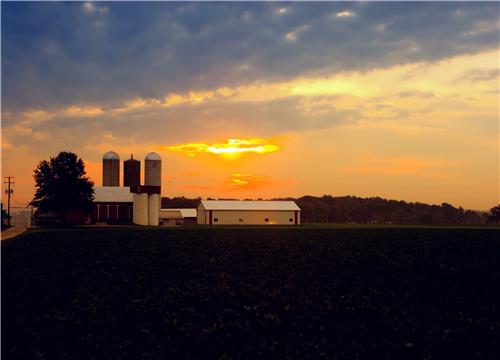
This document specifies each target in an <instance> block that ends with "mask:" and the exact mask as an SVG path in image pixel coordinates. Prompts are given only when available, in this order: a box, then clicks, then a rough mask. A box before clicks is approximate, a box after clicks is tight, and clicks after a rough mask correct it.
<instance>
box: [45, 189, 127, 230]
mask: <svg viewBox="0 0 500 360" xmlns="http://www.w3.org/2000/svg"><path fill="white" fill-rule="evenodd" d="M93 189H94V208H93V209H92V214H91V215H90V216H88V215H86V214H84V213H82V212H80V211H68V212H67V213H66V223H68V224H84V223H86V222H87V221H88V220H93V221H108V220H126V221H127V220H130V219H132V205H133V194H131V193H130V188H128V187H126V188H125V187H111V186H102V187H100V186H96V187H94V188H93ZM61 220H62V212H61V211H49V212H47V213H43V212H41V211H39V210H37V211H36V212H35V222H36V225H37V226H39V225H50V224H55V223H59V222H61Z"/></svg>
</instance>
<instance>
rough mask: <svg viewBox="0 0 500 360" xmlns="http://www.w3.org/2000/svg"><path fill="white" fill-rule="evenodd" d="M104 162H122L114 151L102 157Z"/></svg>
mask: <svg viewBox="0 0 500 360" xmlns="http://www.w3.org/2000/svg"><path fill="white" fill-rule="evenodd" d="M102 159H103V160H120V156H118V154H117V153H115V152H114V151H108V152H107V153H106V154H104V156H103V157H102Z"/></svg>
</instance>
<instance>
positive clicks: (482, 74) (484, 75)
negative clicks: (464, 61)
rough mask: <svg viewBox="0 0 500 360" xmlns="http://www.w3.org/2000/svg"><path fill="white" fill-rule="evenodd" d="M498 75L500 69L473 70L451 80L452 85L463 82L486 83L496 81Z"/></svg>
mask: <svg viewBox="0 0 500 360" xmlns="http://www.w3.org/2000/svg"><path fill="white" fill-rule="evenodd" d="M499 74H500V69H490V70H485V69H477V68H474V69H469V70H467V71H465V72H464V73H462V74H461V75H460V76H459V77H458V78H456V79H455V80H453V83H458V82H463V81H469V82H476V81H488V80H493V79H496V78H497V77H498V75H499Z"/></svg>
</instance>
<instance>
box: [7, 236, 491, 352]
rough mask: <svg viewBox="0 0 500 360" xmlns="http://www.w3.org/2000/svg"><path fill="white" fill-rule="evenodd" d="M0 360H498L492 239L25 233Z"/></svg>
mask: <svg viewBox="0 0 500 360" xmlns="http://www.w3.org/2000/svg"><path fill="white" fill-rule="evenodd" d="M1 295H2V312H1V314H2V354H1V355H2V359H36V358H40V359H50V360H52V359H63V358H68V359H92V358H93V359H103V358H110V359H120V358H121V359H143V358H145V359H149V358H151V359H308V358H310V359H311V358H312V359H323V358H324V359H355V358H362V359H454V358H457V359H458V358H461V359H474V358H477V359H493V358H497V359H498V354H500V325H499V324H500V316H499V310H500V230H497V229H446V228H442V229H438V228H406V229H403V228H399V229H397V228H353V229H346V228H323V229H322V228H305V229H304V228H266V229H262V228H254V229H239V228H219V229H218V228H199V229H143V228H131V229H126V230H125V229H107V230H89V229H85V230H83V229H82V230H59V231H50V230H44V231H38V232H37V231H35V232H32V233H29V234H27V235H25V236H23V237H21V238H20V239H18V240H16V241H14V242H13V243H12V244H10V245H8V246H6V247H4V248H2V294H1Z"/></svg>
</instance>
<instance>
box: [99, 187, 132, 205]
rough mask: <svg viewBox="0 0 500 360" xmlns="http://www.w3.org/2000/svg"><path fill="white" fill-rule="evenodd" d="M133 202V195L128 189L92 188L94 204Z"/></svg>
mask: <svg viewBox="0 0 500 360" xmlns="http://www.w3.org/2000/svg"><path fill="white" fill-rule="evenodd" d="M133 201H134V194H132V193H131V192H130V188H129V187H128V186H127V187H119V186H94V202H99V203H117V202H122V203H131V202H133Z"/></svg>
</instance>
